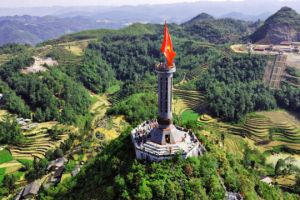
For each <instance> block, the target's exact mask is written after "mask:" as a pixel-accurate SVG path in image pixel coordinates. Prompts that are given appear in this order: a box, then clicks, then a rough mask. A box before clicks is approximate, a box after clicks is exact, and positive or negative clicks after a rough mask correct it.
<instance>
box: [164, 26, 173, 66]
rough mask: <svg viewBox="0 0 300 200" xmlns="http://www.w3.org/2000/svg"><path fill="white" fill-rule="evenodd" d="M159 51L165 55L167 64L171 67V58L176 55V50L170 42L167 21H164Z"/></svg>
mask: <svg viewBox="0 0 300 200" xmlns="http://www.w3.org/2000/svg"><path fill="white" fill-rule="evenodd" d="M160 51H161V52H162V53H163V54H164V55H165V57H166V59H167V66H168V67H169V68H171V67H172V66H173V60H174V58H175V56H176V52H175V51H174V49H173V44H172V40H171V36H170V33H169V30H168V26H167V23H165V30H164V40H163V42H162V45H161V48H160Z"/></svg>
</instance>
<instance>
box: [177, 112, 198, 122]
mask: <svg viewBox="0 0 300 200" xmlns="http://www.w3.org/2000/svg"><path fill="white" fill-rule="evenodd" d="M198 118H199V114H198V113H195V112H194V111H192V110H186V111H184V112H183V113H182V115H181V119H182V122H183V123H186V122H188V121H197V119H198Z"/></svg>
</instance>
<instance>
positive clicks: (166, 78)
mask: <svg viewBox="0 0 300 200" xmlns="http://www.w3.org/2000/svg"><path fill="white" fill-rule="evenodd" d="M175 71H176V69H175V67H173V68H171V69H169V68H166V67H162V68H159V69H157V70H156V72H157V73H158V124H159V126H160V128H166V127H168V126H169V125H171V124H172V119H173V116H172V90H173V73H174V72H175Z"/></svg>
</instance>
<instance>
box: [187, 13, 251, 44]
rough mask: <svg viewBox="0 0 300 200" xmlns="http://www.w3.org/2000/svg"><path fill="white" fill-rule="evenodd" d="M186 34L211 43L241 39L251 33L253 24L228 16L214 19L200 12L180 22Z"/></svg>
mask: <svg viewBox="0 0 300 200" xmlns="http://www.w3.org/2000/svg"><path fill="white" fill-rule="evenodd" d="M182 26H183V28H184V30H185V31H186V32H187V34H188V35H191V36H192V37H195V38H197V39H204V40H208V41H209V42H212V43H227V42H237V41H241V40H242V39H243V38H244V37H246V36H247V35H249V34H251V33H252V32H253V31H254V29H253V28H255V27H252V26H253V24H252V23H249V22H245V21H241V20H234V19H230V18H225V19H215V18H213V17H212V16H210V15H208V14H206V13H202V14H200V15H198V16H196V17H194V18H192V19H191V20H189V21H187V22H185V23H184V24H182Z"/></svg>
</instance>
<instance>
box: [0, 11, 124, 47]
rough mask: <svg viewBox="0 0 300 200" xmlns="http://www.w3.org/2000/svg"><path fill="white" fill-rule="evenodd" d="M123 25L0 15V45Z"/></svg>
mask: <svg viewBox="0 0 300 200" xmlns="http://www.w3.org/2000/svg"><path fill="white" fill-rule="evenodd" d="M121 26H124V25H122V24H120V23H117V22H113V21H109V22H108V21H96V20H92V19H89V18H86V17H72V18H60V17H53V16H45V17H33V16H28V15H24V16H11V17H0V45H2V44H6V43H27V44H31V45H34V44H37V43H39V42H42V41H44V40H48V39H51V38H57V37H59V36H61V35H64V34H68V33H73V32H78V31H81V30H87V29H96V28H119V27H121Z"/></svg>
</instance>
